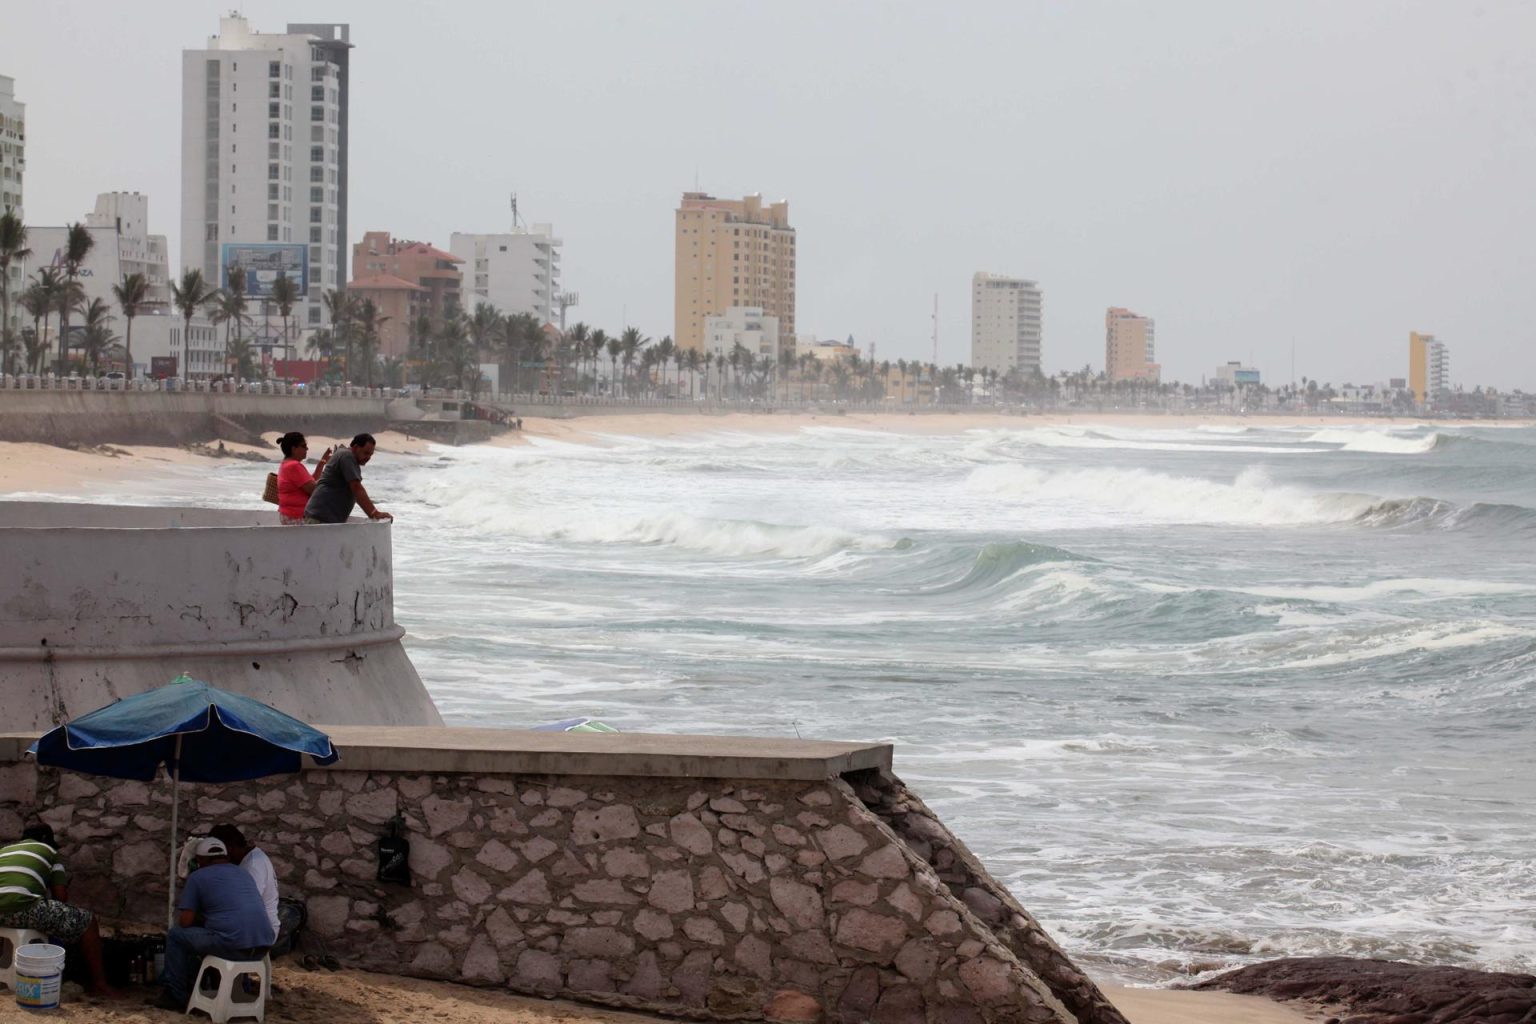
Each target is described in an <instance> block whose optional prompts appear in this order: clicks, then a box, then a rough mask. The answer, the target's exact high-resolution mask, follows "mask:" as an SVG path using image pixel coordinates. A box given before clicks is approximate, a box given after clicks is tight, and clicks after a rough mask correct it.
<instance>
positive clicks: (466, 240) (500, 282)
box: [448, 224, 564, 324]
mask: <svg viewBox="0 0 1536 1024" xmlns="http://www.w3.org/2000/svg"><path fill="white" fill-rule="evenodd" d="M562 244H564V243H563V242H562V241H561V240H560V239H558V238H556V237H555V229H554V228H553V227H551V226H550V225H548V224H535V225H533V226H532V227H526V228H519V229H518V230H516V231H510V232H507V233H506V234H500V235H475V234H466V233H464V232H459V231H455V232H454V233H453V234H452V235H451V236H450V237H449V239H448V248H449V250H451V251H452V253H453V255H454V256H456V257H458V258H459V259H460V260H461V261H463V264H464V267H463V270H464V309H465V312H474V308H475V305H476V304H477V303H480V302H488V303H490V304H491V305H492V306H495V307H496V308H497V309H498V310H500V311H501V312H503V313H529V314H531V315H533V316H535V317H538V319H539V322H540V323H545V324H547V323H554V322H556V321H558V320H559V319H560V311H559V310H558V309H557V308H556V306H555V296H556V295H557V294H558V293H559V291H560V246H561V245H562Z"/></svg>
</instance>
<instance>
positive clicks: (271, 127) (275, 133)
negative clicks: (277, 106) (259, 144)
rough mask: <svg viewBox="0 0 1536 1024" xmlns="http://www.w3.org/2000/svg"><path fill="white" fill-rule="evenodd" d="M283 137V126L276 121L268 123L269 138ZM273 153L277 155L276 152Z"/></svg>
mask: <svg viewBox="0 0 1536 1024" xmlns="http://www.w3.org/2000/svg"><path fill="white" fill-rule="evenodd" d="M281 137H282V126H281V125H279V124H278V123H277V122H276V121H271V122H268V124H267V138H269V139H277V138H281ZM272 155H273V156H277V154H276V153H273V154H272Z"/></svg>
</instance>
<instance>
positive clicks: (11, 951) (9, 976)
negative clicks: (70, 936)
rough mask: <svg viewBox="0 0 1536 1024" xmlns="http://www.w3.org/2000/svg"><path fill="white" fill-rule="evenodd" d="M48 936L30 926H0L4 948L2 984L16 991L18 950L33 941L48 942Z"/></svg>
mask: <svg viewBox="0 0 1536 1024" xmlns="http://www.w3.org/2000/svg"><path fill="white" fill-rule="evenodd" d="M47 941H48V936H46V935H44V934H43V933H42V932H35V931H33V930H32V929H30V928H0V950H4V953H3V956H0V960H3V961H4V962H3V965H0V984H4V985H5V987H6V988H8V989H10V990H11V991H12V992H15V991H16V951H17V950H18V949H20V948H21V947H22V946H25V945H28V944H29V943H33V942H47Z"/></svg>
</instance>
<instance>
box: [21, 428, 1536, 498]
mask: <svg viewBox="0 0 1536 1024" xmlns="http://www.w3.org/2000/svg"><path fill="white" fill-rule="evenodd" d="M1495 424H1497V426H1495ZM366 426H367V424H365V423H364V424H359V427H360V429H361V428H363V427H366ZM1531 426H1536V421H1529V420H1518V421H1516V420H1498V421H1480V420H1437V419H1426V418H1406V419H1392V420H1381V419H1374V418H1369V417H1367V418H1360V419H1347V418H1342V417H1337V416H1264V417H1239V416H1223V415H1211V414H1199V415H1195V414H1167V415H1164V414H1147V413H1115V412H1107V413H1071V414H1068V413H1050V414H1039V415H1028V416H1019V415H1012V414H1004V413H996V412H964V413H962V412H954V413H936V414H924V415H918V414H914V413H897V412H889V413H887V412H877V413H848V414H846V415H837V414H835V413H832V414H829V413H774V414H771V415H769V414H763V413H743V412H726V413H712V412H703V411H699V412H691V411H690V412H685V413H677V412H633V413H629V412H626V413H616V414H613V415H604V416H571V417H544V416H528V417H525V418H524V422H523V429H522V430H520V431H511V432H508V433H504V434H499V435H496V436H495V437H493V438H491V439H490V440H488V441H485V442H480V443H479V444H478V445H471V446H467V447H476V446H478V447H493V448H505V447H520V446H523V445H527V444H530V443H534V442H536V441H546V442H556V443H563V444H575V445H606V444H612V443H613V442H614V440H615V439H618V438H642V439H646V440H671V439H681V438H688V437H703V436H709V435H720V434H740V435H749V436H750V435H754V434H755V435H784V434H793V433H798V432H800V431H802V430H807V429H834V430H854V431H866V432H871V433H878V434H887V435H895V436H930V437H931V436H943V435H947V434H960V433H964V432H966V431H971V430H1038V429H1072V430H1093V429H1109V430H1149V431H1157V430H1198V429H1201V428H1204V429H1207V430H1209V431H1210V432H1211V436H1212V437H1213V438H1219V437H1221V436H1222V435H1223V434H1229V433H1232V432H1234V431H1236V430H1247V429H1257V430H1266V429H1267V430H1295V431H1298V432H1299V431H1302V430H1313V431H1318V430H1357V431H1383V430H1413V429H1431V430H1443V429H1465V428H1468V427H1483V428H1484V429H1518V428H1524V427H1531ZM373 433H374V434H375V436H376V437H377V438H378V440H379V452H380V454H381V455H386V456H387V455H409V456H426V455H430V454H434V453H440V452H442V451H444V450H447V449H448V448H449V446H446V445H442V444H440V443H438V442H434V441H431V440H429V439H426V438H423V437H420V436H418V435H413V434H412V433H410V424H409V423H396V424H389V425H387V426H386V427H385V428H384V429H378V428H375V429H374V430H373ZM278 436H279V434H278V433H277V432H276V431H269V432H267V433H265V434H263V435H262V438H263V440H264V441H265V442H266V443H265V445H263V446H255V445H251V444H246V443H241V442H239V441H234V440H230V439H222V440H221V439H219V438H210V439H209V440H208V441H206V442H205V443H204V444H202V445H183V446H178V447H172V446H163V447H162V446H153V445H117V444H112V443H106V444H100V445H96V446H92V447H86V446H77V447H60V446H55V445H51V444H43V443H40V442H32V441H0V497H4V496H10V495H13V494H53V495H60V496H69V497H89V496H91V495H93V494H95V493H98V492H101V491H105V490H108V489H110V488H111V487H112V486H113V485H114V484H118V483H121V482H123V481H126V480H131V479H133V478H135V477H137V476H141V475H143V474H145V473H148V472H154V471H155V470H157V469H160V470H163V469H188V468H193V469H195V468H198V467H206V466H208V465H209V464H210V463H217V462H222V461H224V460H225V459H231V458H233V459H248V460H252V461H258V460H266V461H269V462H270V463H271V469H272V470H274V471H275V470H276V469H277V466H278V464H279V463H280V462H281V461H282V459H281V454H280V453H279V452H278V450H277V447H276V445H275V441H276V439H277V437H278ZM345 440H346V439H345V438H333V437H329V436H327V435H324V434H320V433H312V434H311V435H310V451H311V452H312V453H314V454H315V456H316V457H318V455H319V453H320V452H322V451H324V450H325V447H326V446H327V445H332V444H344V443H345ZM219 444H222V445H223V447H224V454H223V455H222V456H220V455H215V454H214V453H213V452H212V451H210V449H214V448H216V446H218V445H219Z"/></svg>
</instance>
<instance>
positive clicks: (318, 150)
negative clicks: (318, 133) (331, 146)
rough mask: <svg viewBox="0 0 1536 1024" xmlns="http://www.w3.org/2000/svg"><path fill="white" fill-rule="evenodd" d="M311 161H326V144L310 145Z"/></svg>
mask: <svg viewBox="0 0 1536 1024" xmlns="http://www.w3.org/2000/svg"><path fill="white" fill-rule="evenodd" d="M309 162H310V163H312V164H320V163H324V162H325V147H324V146H310V147H309Z"/></svg>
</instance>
